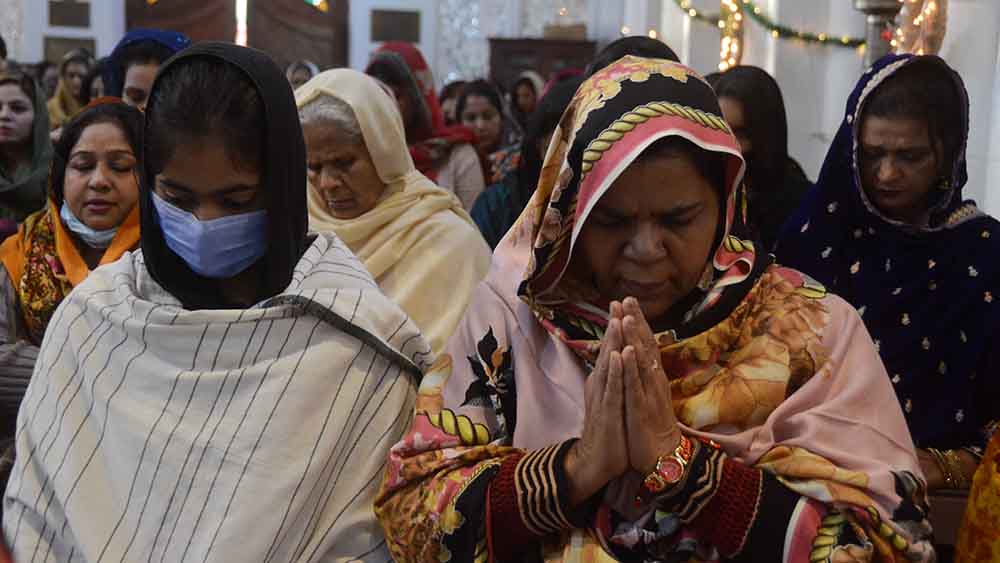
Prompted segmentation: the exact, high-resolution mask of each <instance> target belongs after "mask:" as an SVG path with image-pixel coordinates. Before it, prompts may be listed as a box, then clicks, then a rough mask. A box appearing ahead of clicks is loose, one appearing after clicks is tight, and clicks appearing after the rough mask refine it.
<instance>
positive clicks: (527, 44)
mask: <svg viewBox="0 0 1000 563" xmlns="http://www.w3.org/2000/svg"><path fill="white" fill-rule="evenodd" d="M595 47H596V44H595V43H594V42H593V41H571V40H563V39H500V38H492V39H490V78H491V79H492V80H493V81H495V82H496V83H497V84H500V85H502V86H503V87H504V88H510V86H511V84H512V83H513V82H514V80H515V79H516V78H517V75H518V74H520V73H521V72H523V71H525V70H534V71H536V72H538V73H539V74H541V75H542V78H544V79H545V80H548V79H549V78H551V77H552V75H553V74H555V73H557V72H559V71H560V70H564V69H567V68H579V69H580V70H583V69H584V68H585V67H586V66H587V64H588V63H590V61H591V59H593V58H594V55H595Z"/></svg>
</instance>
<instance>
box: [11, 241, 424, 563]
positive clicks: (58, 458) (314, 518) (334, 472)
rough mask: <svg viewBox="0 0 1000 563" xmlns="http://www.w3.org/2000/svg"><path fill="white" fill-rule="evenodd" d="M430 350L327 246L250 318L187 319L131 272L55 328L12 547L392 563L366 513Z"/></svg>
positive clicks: (137, 268)
mask: <svg viewBox="0 0 1000 563" xmlns="http://www.w3.org/2000/svg"><path fill="white" fill-rule="evenodd" d="M429 350H430V348H429V346H428V345H427V343H426V342H425V341H424V339H423V337H422V336H421V335H420V333H419V331H418V329H417V328H416V325H414V324H413V322H412V321H410V320H409V318H408V317H407V316H406V315H405V314H404V313H403V312H402V310H400V309H399V307H397V306H396V305H395V304H393V303H391V302H390V301H389V300H388V299H387V298H386V297H385V296H384V295H382V293H381V292H380V291H379V289H378V286H377V285H376V284H375V282H374V281H373V280H372V278H371V276H370V275H369V274H368V272H367V271H366V270H365V269H364V266H363V265H362V264H361V263H360V262H359V261H358V259H357V258H356V257H355V256H354V255H353V254H351V253H350V251H349V250H348V249H347V248H346V247H345V246H344V245H343V244H342V243H341V242H340V241H339V239H336V238H335V237H333V236H332V235H321V236H319V237H318V238H317V239H316V240H315V242H314V243H313V244H312V245H311V247H310V248H309V249H308V251H307V252H306V253H305V255H304V256H303V257H302V260H301V261H300V262H299V265H298V267H297V268H296V270H295V275H294V279H293V282H292V284H291V285H290V287H289V288H288V290H286V291H285V292H284V293H282V294H281V295H279V296H277V297H275V298H273V299H269V300H267V301H265V302H264V303H262V304H260V305H258V306H256V307H253V308H250V309H246V310H209V311H185V310H184V309H182V308H180V307H179V303H178V302H177V301H176V300H175V299H174V298H173V297H172V296H170V295H169V294H167V293H166V292H165V291H164V290H163V289H162V288H161V287H160V286H159V285H157V284H156V283H155V282H154V281H153V280H152V278H150V276H149V274H148V271H147V270H146V269H145V265H144V261H143V258H142V254H141V253H135V254H127V255H125V257H123V258H122V259H121V260H120V261H118V262H116V263H114V264H111V265H109V266H107V267H104V268H100V269H98V270H96V271H95V272H94V273H93V274H91V275H90V277H88V278H87V280H86V281H85V282H84V283H83V284H81V285H80V286H79V287H77V288H76V289H75V290H74V291H73V292H72V293H71V294H70V296H69V297H68V298H67V299H66V300H65V301H64V302H63V304H62V306H61V307H60V308H59V310H58V311H57V312H56V314H55V316H54V317H53V320H52V322H51V324H50V325H49V331H48V333H47V334H46V336H45V340H44V342H43V343H42V348H41V352H40V354H39V361H38V364H37V366H36V369H35V373H34V377H33V380H32V381H31V384H30V385H29V387H28V391H27V395H26V397H25V399H24V403H23V405H22V408H21V411H20V413H19V416H18V424H17V430H18V436H17V462H16V466H15V469H14V474H13V475H12V477H11V480H10V483H9V485H8V488H7V493H6V497H5V498H4V521H3V524H4V534H5V537H6V541H7V542H8V545H10V546H11V548H12V550H13V554H14V556H15V559H16V560H17V561H19V562H22V561H23V562H26V563H27V562H32V561H106V562H115V563H118V562H121V561H143V562H148V561H153V562H162V561H178V562H179V561H184V562H193V561H240V562H251V561H253V562H257V561H279V562H286V561H301V562H306V561H355V560H360V561H388V560H389V555H388V551H387V550H386V548H385V542H384V541H383V539H382V534H381V529H380V528H379V526H378V523H377V522H376V520H375V517H374V514H373V512H372V501H373V499H374V495H375V493H376V490H377V488H378V485H379V482H380V479H381V476H382V472H383V467H384V463H385V459H386V458H387V454H388V450H389V447H390V446H391V445H392V444H393V443H395V442H396V441H398V440H399V438H400V437H401V436H402V434H403V432H404V430H405V429H406V428H407V426H408V425H409V422H410V417H411V410H412V406H413V402H414V399H415V397H416V385H417V380H418V379H419V377H420V376H419V373H420V371H421V370H422V369H423V368H425V367H426V365H427V362H428V361H429V360H430V359H431V358H430V357H429Z"/></svg>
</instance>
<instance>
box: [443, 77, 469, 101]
mask: <svg viewBox="0 0 1000 563" xmlns="http://www.w3.org/2000/svg"><path fill="white" fill-rule="evenodd" d="M466 84H468V82H466V81H464V80H455V81H454V82H449V83H447V84H445V85H444V88H441V95H440V96H438V99H440V100H441V101H442V102H443V101H445V100H447V99H449V98H454V97H456V96H460V95H461V94H462V88H465V85H466Z"/></svg>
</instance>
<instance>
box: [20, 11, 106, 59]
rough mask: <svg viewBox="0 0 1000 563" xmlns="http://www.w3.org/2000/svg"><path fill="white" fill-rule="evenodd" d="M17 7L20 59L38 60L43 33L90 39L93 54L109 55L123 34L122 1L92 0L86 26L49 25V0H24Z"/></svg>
mask: <svg viewBox="0 0 1000 563" xmlns="http://www.w3.org/2000/svg"><path fill="white" fill-rule="evenodd" d="M21 10H22V27H21V30H22V33H21V38H20V39H21V40H20V41H19V43H18V45H17V49H16V51H15V53H17V57H16V58H17V59H18V60H22V61H27V62H38V61H40V60H41V59H42V58H43V57H44V55H45V37H46V36H48V37H73V38H84V39H93V40H94V41H95V48H96V50H97V52H96V53H95V55H96V56H98V57H103V56H106V55H109V54H111V51H112V49H114V48H115V45H116V44H117V43H118V41H119V40H120V39H121V37H122V35H124V34H125V0H92V1H91V2H90V26H91V27H90V28H77V27H52V26H50V25H49V3H48V2H47V1H44V0H24V1H23V2H21ZM53 62H55V61H53Z"/></svg>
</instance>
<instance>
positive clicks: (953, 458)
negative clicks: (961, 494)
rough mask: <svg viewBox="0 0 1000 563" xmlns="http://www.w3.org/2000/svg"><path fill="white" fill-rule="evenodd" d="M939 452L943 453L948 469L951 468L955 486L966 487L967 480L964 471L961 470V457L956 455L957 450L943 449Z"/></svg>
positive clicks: (957, 487) (967, 485)
mask: <svg viewBox="0 0 1000 563" xmlns="http://www.w3.org/2000/svg"><path fill="white" fill-rule="evenodd" d="M941 453H942V454H944V459H945V461H947V462H948V467H949V469H951V475H952V477H953V478H954V480H955V488H956V489H968V488H969V480H968V479H967V478H966V477H965V471H963V470H962V459H961V458H960V457H958V452H957V451H955V450H945V451H943V452H941Z"/></svg>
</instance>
